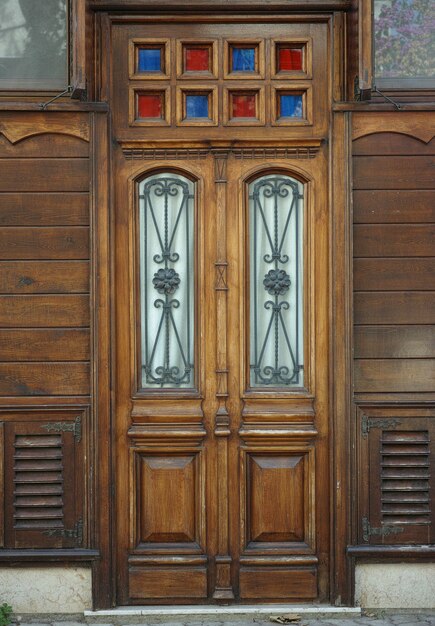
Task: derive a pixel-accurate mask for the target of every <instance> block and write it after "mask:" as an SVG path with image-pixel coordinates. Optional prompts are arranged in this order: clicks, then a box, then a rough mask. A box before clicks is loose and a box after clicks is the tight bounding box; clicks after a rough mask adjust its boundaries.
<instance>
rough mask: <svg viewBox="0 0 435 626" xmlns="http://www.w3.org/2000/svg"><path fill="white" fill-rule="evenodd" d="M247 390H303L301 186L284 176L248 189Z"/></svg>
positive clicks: (252, 185) (262, 180) (263, 179)
mask: <svg viewBox="0 0 435 626" xmlns="http://www.w3.org/2000/svg"><path fill="white" fill-rule="evenodd" d="M249 221H250V350H251V353H250V369H251V386H252V387H268V386H269V387H284V388H288V387H296V386H301V385H302V384H303V353H304V351H303V249H302V241H303V185H302V183H300V182H299V181H297V180H294V179H293V178H290V177H289V176H283V175H270V176H264V177H262V178H259V179H257V180H255V181H254V182H252V183H251V184H250V185H249Z"/></svg>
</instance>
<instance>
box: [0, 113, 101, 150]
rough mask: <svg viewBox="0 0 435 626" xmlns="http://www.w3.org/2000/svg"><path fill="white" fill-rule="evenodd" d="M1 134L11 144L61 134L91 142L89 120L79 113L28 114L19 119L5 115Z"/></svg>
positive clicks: (0, 129) (1, 124) (0, 125)
mask: <svg viewBox="0 0 435 626" xmlns="http://www.w3.org/2000/svg"><path fill="white" fill-rule="evenodd" d="M0 132H1V133H3V135H5V137H7V139H9V141H10V142H11V143H17V142H19V141H22V140H24V139H27V138H28V137H33V136H34V135H41V134H47V133H50V134H53V133H54V134H59V133H60V134H61V135H71V136H72V137H78V138H79V139H82V140H83V141H85V142H88V141H89V124H88V123H87V119H86V118H85V117H84V116H82V115H80V114H79V113H76V114H74V113H72V114H69V115H68V114H65V113H64V114H61V115H55V116H52V115H50V113H49V112H46V113H43V112H41V113H27V115H25V116H20V117H19V118H17V117H15V116H13V115H12V116H11V115H10V114H9V115H7V114H6V115H5V116H4V117H2V120H1V123H0Z"/></svg>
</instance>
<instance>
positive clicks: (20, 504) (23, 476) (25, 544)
mask: <svg viewBox="0 0 435 626" xmlns="http://www.w3.org/2000/svg"><path fill="white" fill-rule="evenodd" d="M81 420H82V417H81V416H80V415H77V416H76V417H73V416H72V414H71V413H69V414H67V415H57V416H56V418H55V419H50V420H46V421H39V420H38V421H19V422H18V421H17V422H6V423H5V424H4V459H5V547H7V548H40V549H43V548H80V547H83V493H84V474H83V442H82V434H81V427H82V423H81Z"/></svg>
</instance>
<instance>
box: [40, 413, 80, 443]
mask: <svg viewBox="0 0 435 626" xmlns="http://www.w3.org/2000/svg"><path fill="white" fill-rule="evenodd" d="M41 428H44V429H45V430H47V431H48V432H55V433H73V436H74V439H75V440H76V441H77V443H80V441H81V440H82V418H81V417H80V415H78V416H77V417H76V418H75V420H74V422H49V423H48V424H42V425H41Z"/></svg>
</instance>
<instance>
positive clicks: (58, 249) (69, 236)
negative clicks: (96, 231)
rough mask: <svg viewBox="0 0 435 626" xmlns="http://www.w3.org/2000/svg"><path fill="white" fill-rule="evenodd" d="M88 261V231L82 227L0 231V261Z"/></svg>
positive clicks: (7, 229)
mask: <svg viewBox="0 0 435 626" xmlns="http://www.w3.org/2000/svg"><path fill="white" fill-rule="evenodd" d="M88 258H89V229H88V228H87V227H84V226H83V227H82V226H75V227H70V228H67V227H65V226H63V227H50V228H45V227H44V228H26V227H23V228H13V227H8V228H3V229H0V260H2V259H8V260H9V259H88Z"/></svg>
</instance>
